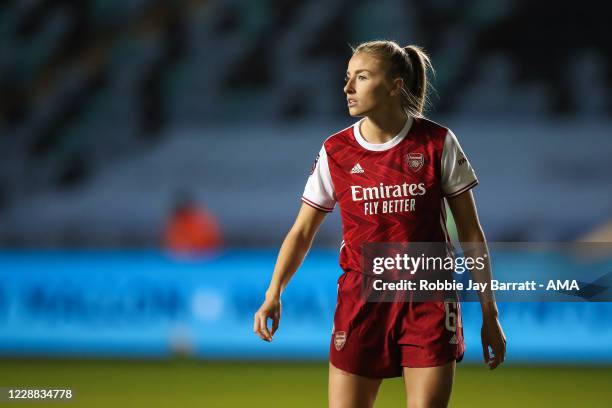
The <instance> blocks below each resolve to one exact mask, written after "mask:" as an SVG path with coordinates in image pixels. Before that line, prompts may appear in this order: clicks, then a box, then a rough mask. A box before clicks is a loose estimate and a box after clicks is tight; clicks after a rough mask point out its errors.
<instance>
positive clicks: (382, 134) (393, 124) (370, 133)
mask: <svg viewBox="0 0 612 408" xmlns="http://www.w3.org/2000/svg"><path fill="white" fill-rule="evenodd" d="M406 119H407V117H406V113H404V112H403V111H390V112H389V111H388V112H386V113H384V114H377V115H368V116H366V118H365V120H364V121H363V122H362V123H361V129H360V131H361V136H363V138H364V139H365V140H366V141H367V142H368V143H375V144H381V143H386V142H388V141H389V140H391V139H393V138H394V137H395V136H396V135H397V134H398V133H399V132H400V131H401V130H402V129H403V127H404V125H405V124H406Z"/></svg>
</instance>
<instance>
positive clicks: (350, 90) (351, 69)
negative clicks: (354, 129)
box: [344, 52, 395, 116]
mask: <svg viewBox="0 0 612 408" xmlns="http://www.w3.org/2000/svg"><path fill="white" fill-rule="evenodd" d="M345 80H346V84H345V86H344V93H345V94H346V99H347V104H348V109H349V114H350V115H351V116H367V115H369V114H371V113H372V112H375V111H377V110H380V109H386V108H388V107H389V106H390V104H391V103H392V99H393V98H392V97H393V95H394V94H395V93H394V92H393V91H392V90H391V83H390V82H389V80H388V78H387V75H386V66H385V63H384V62H382V61H381V60H380V59H378V58H376V57H374V56H372V55H370V54H367V53H363V52H360V53H357V54H354V55H353V57H352V58H351V59H350V61H349V64H348V69H347V71H346V77H345Z"/></svg>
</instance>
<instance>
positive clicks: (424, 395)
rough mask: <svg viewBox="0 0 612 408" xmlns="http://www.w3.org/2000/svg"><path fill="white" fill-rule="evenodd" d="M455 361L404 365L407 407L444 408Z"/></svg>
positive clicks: (451, 386)
mask: <svg viewBox="0 0 612 408" xmlns="http://www.w3.org/2000/svg"><path fill="white" fill-rule="evenodd" d="M455 365H456V362H455V361H451V362H450V363H447V364H444V365H442V366H438V367H424V368H409V367H404V385H405V387H406V396H407V398H408V407H409V408H425V407H427V408H439V407H440V408H444V407H446V406H448V402H449V400H450V395H451V390H452V388H453V379H454V377H455Z"/></svg>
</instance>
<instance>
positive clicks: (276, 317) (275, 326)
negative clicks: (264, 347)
mask: <svg viewBox="0 0 612 408" xmlns="http://www.w3.org/2000/svg"><path fill="white" fill-rule="evenodd" d="M279 323H280V313H279V312H276V313H274V315H273V316H272V336H274V333H276V330H277V329H278V324H279Z"/></svg>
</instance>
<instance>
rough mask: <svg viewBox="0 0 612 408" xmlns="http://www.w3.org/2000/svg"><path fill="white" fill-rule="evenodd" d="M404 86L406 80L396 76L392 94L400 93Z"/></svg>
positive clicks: (392, 85) (392, 83)
mask: <svg viewBox="0 0 612 408" xmlns="http://www.w3.org/2000/svg"><path fill="white" fill-rule="evenodd" d="M403 87H404V80H403V79H402V78H400V77H397V78H395V79H394V80H393V82H391V96H396V95H400V94H401V93H402V88H403Z"/></svg>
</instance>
